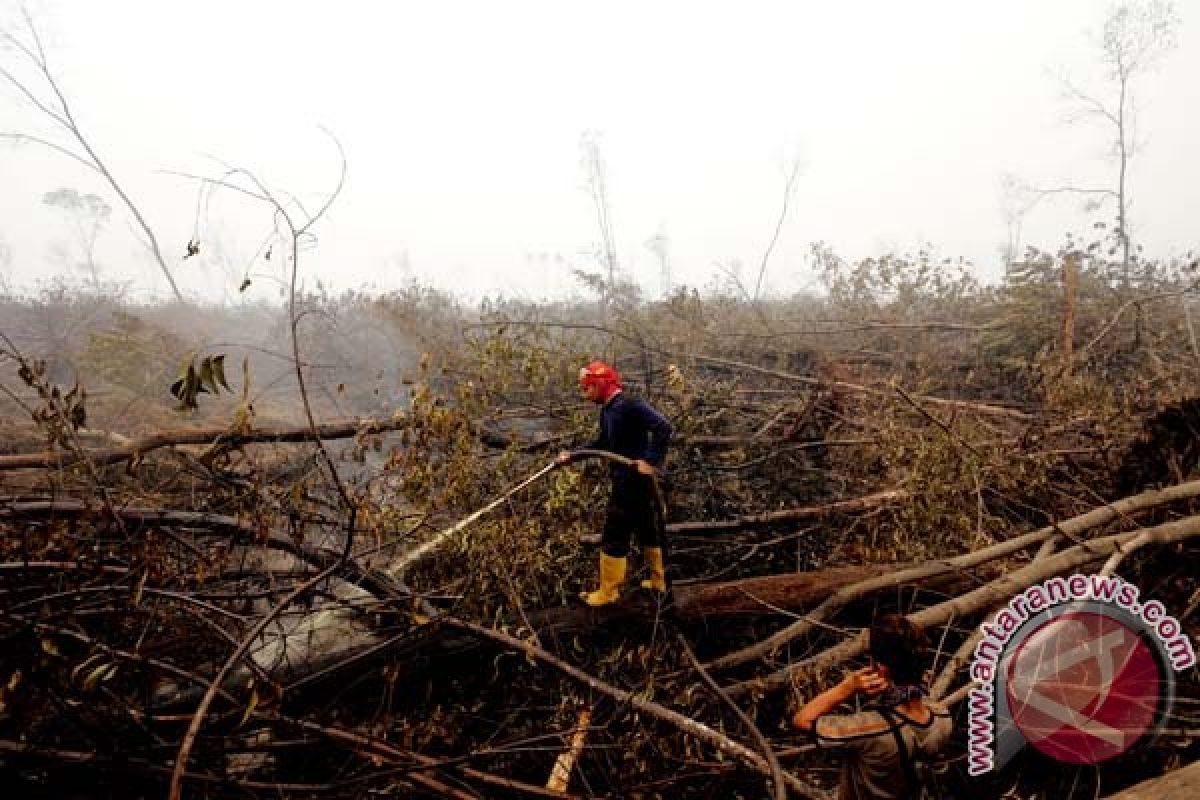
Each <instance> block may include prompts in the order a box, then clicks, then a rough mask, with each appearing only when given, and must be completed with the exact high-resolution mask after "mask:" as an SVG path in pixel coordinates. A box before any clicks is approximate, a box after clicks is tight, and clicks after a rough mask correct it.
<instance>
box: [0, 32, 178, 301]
mask: <svg viewBox="0 0 1200 800" xmlns="http://www.w3.org/2000/svg"><path fill="white" fill-rule="evenodd" d="M21 14H22V17H23V18H24V20H25V29H26V30H25V32H24V34H23V36H18V35H16V34H15V33H13V32H12V31H9V30H6V29H3V28H0V44H3V45H4V46H5V47H6V48H7V49H10V50H11V51H13V52H15V53H16V54H17V56H18V57H19V58H20V59H24V60H25V61H26V62H27V66H31V67H32V68H33V75H34V77H33V80H25V79H23V78H22V77H21V76H19V75H18V74H17V73H16V72H14V70H13V69H11V68H10V67H9V65H6V64H4V63H3V62H0V78H3V79H4V80H5V81H6V82H8V84H9V85H11V86H12V87H13V88H14V89H16V90H17V92H18V93H19V94H20V95H21V96H22V97H24V99H25V100H26V102H28V103H29V104H30V105H31V106H32V107H33V108H34V109H35V110H37V111H38V112H39V113H40V114H41V115H42V117H43V118H44V119H45V121H47V122H49V123H51V126H52V128H54V129H55V131H56V132H57V133H58V135H59V136H60V137H61V138H62V139H63V141H55V140H54V139H52V138H45V137H42V136H38V135H35V134H32V133H26V132H19V131H0V139H7V140H9V141H12V142H17V143H26V142H28V143H33V144H38V145H41V146H42V147H46V148H48V149H50V150H53V151H54V152H56V153H59V154H60V155H63V156H66V157H68V158H70V159H72V160H74V161H75V162H76V163H79V164H82V165H83V166H85V167H87V168H88V170H90V171H91V172H93V173H95V174H96V175H98V176H99V177H100V178H101V179H102V180H103V181H104V182H105V183H107V184H108V186H109V188H111V189H112V190H113V192H115V193H116V195H117V197H119V198H120V199H121V203H122V204H123V205H124V206H125V208H127V209H128V210H129V213H130V214H131V215H132V216H133V219H134V221H135V222H136V223H137V226H138V228H139V229H140V230H141V232H142V234H143V235H144V236H145V239H146V242H145V243H146V247H147V248H148V249H149V250H150V254H151V256H153V258H154V261H155V262H156V263H157V264H158V268H159V269H160V270H161V271H162V274H163V277H164V278H166V279H167V284H168V285H169V286H170V287H171V292H172V293H173V294H174V295H175V299H176V300H177V301H179V302H180V303H182V302H185V301H184V299H183V294H182V292H180V291H179V286H178V285H176V283H175V278H174V276H173V275H172V274H171V270H170V269H169V268H168V267H167V262H166V259H165V258H164V257H163V254H162V249H161V248H160V247H159V244H158V238H157V237H156V236H155V235H154V231H153V229H151V227H150V224H149V223H148V222H146V218H145V217H144V216H142V212H141V210H140V209H139V208H138V206H137V205H136V204H135V203H134V201H133V199H132V198H131V197H130V196H129V194H128V193H127V192H126V191H125V188H124V186H122V184H121V183H120V182H119V181H118V180H117V178H116V176H115V175H114V174H113V172H112V170H111V169H110V168H109V166H108V164H107V163H106V162H105V161H104V160H103V159H102V158H101V157H100V155H99V152H98V150H97V149H96V147H95V146H94V145H93V143H92V140H91V138H90V137H89V136H88V135H87V134H85V133H84V130H83V128H82V127H80V125H79V121H78V120H77V118H76V117H75V114H74V112H73V111H72V108H71V104H70V102H69V101H68V100H67V96H66V93H65V92H64V91H63V88H62V86H61V84H60V83H59V81H58V79H57V78H56V77H55V76H54V72H53V71H52V70H51V68H50V63H49V60H48V59H47V57H46V49H45V47H44V46H43V45H42V38H41V35H40V34H39V33H38V29H37V26H36V25H35V24H34V22H33V17H31V16H30V15H29V12H28V11H26V10H25V9H22V10H21Z"/></svg>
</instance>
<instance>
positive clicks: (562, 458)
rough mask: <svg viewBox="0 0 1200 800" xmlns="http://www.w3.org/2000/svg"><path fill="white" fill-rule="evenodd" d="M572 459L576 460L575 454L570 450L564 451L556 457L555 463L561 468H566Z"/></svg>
mask: <svg viewBox="0 0 1200 800" xmlns="http://www.w3.org/2000/svg"><path fill="white" fill-rule="evenodd" d="M572 458H574V454H572V453H571V451H570V450H563V451H561V452H560V453H559V454H558V455H556V456H555V457H554V463H555V464H557V465H558V466H560V467H562V466H566V465H567V464H570V463H571V459H572Z"/></svg>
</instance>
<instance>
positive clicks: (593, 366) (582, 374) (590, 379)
mask: <svg viewBox="0 0 1200 800" xmlns="http://www.w3.org/2000/svg"><path fill="white" fill-rule="evenodd" d="M579 385H580V386H598V387H600V390H601V395H602V396H604V397H608V396H609V395H611V394H612V393H613V392H614V391H616V390H617V389H620V388H622V387H621V373H619V372H617V371H616V370H615V369H613V368H612V367H611V366H609V365H608V364H605V363H604V362H603V361H593V362H592V363H590V364H588V365H587V366H586V367H583V368H582V369H580V370H579Z"/></svg>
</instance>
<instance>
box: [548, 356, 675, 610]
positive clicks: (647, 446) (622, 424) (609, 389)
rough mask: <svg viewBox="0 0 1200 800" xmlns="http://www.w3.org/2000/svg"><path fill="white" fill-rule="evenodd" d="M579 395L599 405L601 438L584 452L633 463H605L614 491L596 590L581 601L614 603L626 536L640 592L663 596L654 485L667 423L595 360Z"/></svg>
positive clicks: (563, 457)
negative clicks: (644, 575) (634, 550)
mask: <svg viewBox="0 0 1200 800" xmlns="http://www.w3.org/2000/svg"><path fill="white" fill-rule="evenodd" d="M579 389H580V391H581V392H582V393H583V396H584V397H585V398H587V399H588V400H590V401H591V402H593V403H595V404H596V405H598V406H600V435H599V436H598V437H597V438H596V440H595V441H594V442H592V443H591V444H590V445H588V449H592V450H607V451H609V452H611V453H616V454H617V455H621V456H625V457H626V458H629V459H632V460H633V462H634V467H633V468H630V467H627V466H625V465H624V464H618V463H616V462H610V463H609V477H610V478H611V480H612V492H611V494H610V495H609V500H608V510H607V515H606V518H605V521H604V531H603V533H602V534H601V536H600V586H599V588H597V589H596V590H595V591H592V592H583V593H581V594H580V597H581V598H582V599H583V601H584V602H585V603H587V604H588V605H590V606H603V605H608V604H609V603H614V602H616V601H617V599H618V598H619V597H620V594H621V587H622V585H623V584H624V583H625V572H626V559H627V557H628V555H629V542H630V535H631V534H634V535H636V536H637V539H638V543H639V544H640V545H641V548H642V556H643V557H644V558H645V559H646V564H647V566H648V567H649V570H650V577H649V578H648V579H646V580H644V581H642V587H643V588H645V589H653V590H655V591H658V592H665V591H667V574H666V566H665V564H664V561H663V548H664V545H665V544H666V542H665V541H664V536H665V531H664V529H663V522H664V521H663V518H662V510H661V503H660V502H659V498H660V497H661V494H659V492H658V491H656V485H655V481H658V480H659V479H660V478H661V477H662V476H663V463H664V460H665V459H666V455H667V447H668V446H669V445H670V443H671V433H672V428H671V423H670V422H668V421H667V419H666V418H665V417H664V416H663V415H662V414H660V413H659V412H658V411H656V410H655V409H654V408H653V407H652V406H651V405H650V404H649V403H647V402H646V401H644V400H641V399H639V398H635V397H630V396H628V395H627V394H625V392H624V391H623V389H622V386H621V376H620V374H619V373H618V372H617V371H616V370H615V369H613V367H611V366H609V365H608V364H606V363H604V362H603V361H593V362H592V363H591V364H588V365H587V366H586V367H584V368H583V369H581V370H580V371H579ZM572 458H573V453H572V452H571V451H569V450H564V451H563V452H561V453H559V454H558V458H557V462H558V463H559V464H569V463H570V462H571V460H572Z"/></svg>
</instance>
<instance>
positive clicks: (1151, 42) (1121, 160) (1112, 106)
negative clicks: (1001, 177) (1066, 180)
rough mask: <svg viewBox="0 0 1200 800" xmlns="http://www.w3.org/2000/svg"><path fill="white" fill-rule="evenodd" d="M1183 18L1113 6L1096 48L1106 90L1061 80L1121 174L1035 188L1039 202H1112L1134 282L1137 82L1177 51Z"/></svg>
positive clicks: (1146, 4) (1154, 6) (1124, 268)
mask: <svg viewBox="0 0 1200 800" xmlns="http://www.w3.org/2000/svg"><path fill="white" fill-rule="evenodd" d="M1178 28H1179V15H1178V14H1177V13H1176V11H1175V7H1174V5H1173V4H1172V3H1171V2H1170V1H1169V0H1135V1H1134V2H1125V3H1120V4H1119V5H1116V6H1113V7H1112V9H1111V10H1110V11H1109V14H1108V17H1107V18H1106V19H1105V21H1104V27H1103V29H1102V30H1101V33H1100V37H1099V40H1098V42H1097V45H1098V47H1099V54H1098V59H1099V63H1100V65H1101V67H1102V68H1103V79H1104V88H1103V90H1101V91H1098V92H1092V91H1089V90H1087V89H1085V88H1083V87H1081V86H1080V85H1079V84H1078V83H1076V82H1075V81H1074V80H1072V79H1071V78H1070V77H1068V76H1065V75H1063V76H1060V77H1059V82H1060V83H1061V85H1062V89H1063V93H1064V95H1065V97H1066V100H1067V101H1068V102H1069V103H1070V104H1071V107H1072V111H1071V116H1070V119H1071V120H1072V121H1076V122H1084V121H1087V122H1098V123H1099V124H1100V125H1102V126H1103V127H1105V128H1106V129H1107V130H1108V131H1109V133H1110V134H1111V135H1112V143H1111V148H1110V157H1111V158H1112V160H1113V162H1114V163H1115V165H1116V175H1115V176H1113V182H1112V184H1111V185H1108V186H1057V187H1052V188H1036V189H1033V190H1032V191H1033V193H1034V195H1035V200H1034V201H1033V202H1032V203H1031V204H1030V205H1029V206H1028V207H1027V208H1026V210H1028V208H1031V207H1032V205H1033V204H1035V203H1036V202H1037V200H1040V199H1042V198H1044V197H1048V196H1051V195H1060V194H1073V195H1080V196H1084V197H1087V198H1088V199H1089V201H1091V202H1092V203H1095V204H1097V205H1098V204H1099V203H1103V202H1104V201H1105V200H1111V201H1113V202H1115V203H1116V206H1117V224H1116V230H1115V235H1116V238H1117V243H1118V245H1119V246H1120V248H1121V274H1122V278H1123V279H1125V280H1128V279H1129V274H1130V260H1131V250H1132V243H1131V239H1130V234H1129V203H1130V200H1129V167H1130V162H1131V161H1132V160H1133V158H1134V156H1135V155H1136V153H1137V150H1138V144H1139V142H1138V139H1137V135H1136V130H1135V129H1136V118H1137V113H1136V112H1137V106H1136V102H1135V100H1136V97H1135V91H1134V89H1135V84H1136V82H1137V80H1138V78H1140V77H1142V76H1143V75H1145V74H1146V73H1147V72H1148V71H1150V70H1151V69H1153V68H1154V67H1155V66H1156V65H1157V64H1158V62H1159V61H1160V60H1161V58H1162V57H1163V56H1164V55H1165V54H1166V53H1167V52H1169V51H1170V50H1171V49H1172V48H1174V46H1175V43H1176V32H1177V30H1178Z"/></svg>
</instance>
